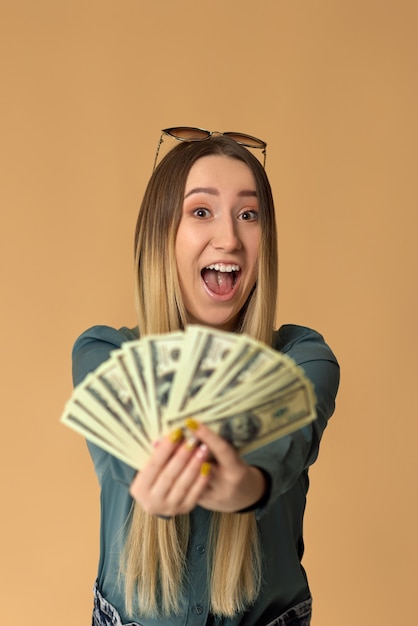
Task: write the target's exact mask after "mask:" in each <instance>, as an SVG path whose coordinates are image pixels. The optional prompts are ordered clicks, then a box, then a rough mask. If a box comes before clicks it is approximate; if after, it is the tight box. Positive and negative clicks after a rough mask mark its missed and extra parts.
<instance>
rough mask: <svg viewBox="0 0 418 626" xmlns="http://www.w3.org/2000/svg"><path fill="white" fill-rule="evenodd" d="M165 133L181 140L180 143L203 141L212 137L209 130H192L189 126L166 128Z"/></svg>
mask: <svg viewBox="0 0 418 626" xmlns="http://www.w3.org/2000/svg"><path fill="white" fill-rule="evenodd" d="M163 132H164V133H167V135H171V137H175V139H179V140H180V141H202V139H207V138H208V137H210V132H209V131H208V130H203V129H202V128H191V127H189V126H176V127H175V128H166V129H165V130H164V131H163Z"/></svg>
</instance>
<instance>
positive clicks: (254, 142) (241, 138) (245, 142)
mask: <svg viewBox="0 0 418 626" xmlns="http://www.w3.org/2000/svg"><path fill="white" fill-rule="evenodd" d="M223 135H226V136H227V137H231V139H233V140H234V141H236V142H237V143H240V144H241V145H242V146H245V147H246V148H265V147H266V142H265V141H262V140H261V139H258V138H257V137H253V136H252V135H243V134H242V133H223Z"/></svg>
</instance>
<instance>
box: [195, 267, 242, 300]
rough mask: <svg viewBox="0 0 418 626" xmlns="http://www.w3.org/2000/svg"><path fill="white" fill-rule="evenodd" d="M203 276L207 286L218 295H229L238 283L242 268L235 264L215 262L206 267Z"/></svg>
mask: <svg viewBox="0 0 418 626" xmlns="http://www.w3.org/2000/svg"><path fill="white" fill-rule="evenodd" d="M201 274H202V278H203V280H204V282H205V285H206V286H207V288H208V289H209V290H210V291H212V293H214V294H216V295H218V296H227V295H229V294H230V293H231V292H232V291H233V290H234V287H235V285H236V284H237V281H238V278H239V276H240V274H241V268H240V266H239V265H235V264H230V265H228V264H225V263H214V264H213V265H208V266H207V267H204V268H203V270H202V272H201Z"/></svg>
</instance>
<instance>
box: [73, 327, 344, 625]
mask: <svg viewBox="0 0 418 626" xmlns="http://www.w3.org/2000/svg"><path fill="white" fill-rule="evenodd" d="M137 337H138V331H137V329H134V330H129V329H128V328H121V329H119V330H116V329H114V328H110V327H108V326H95V327H93V328H91V329H89V330H87V331H86V332H85V333H83V334H82V335H81V336H80V337H79V338H78V339H77V341H76V343H75V345H74V348H73V380H74V384H75V385H77V384H78V383H80V382H81V381H82V380H83V379H84V377H85V376H86V375H87V374H88V373H89V372H91V371H93V370H94V369H96V368H97V367H98V366H99V365H100V363H102V362H103V361H105V360H106V359H108V358H109V355H110V353H111V351H112V350H115V349H116V348H119V347H120V346H121V345H122V343H123V342H124V341H128V340H132V339H136V338H137ZM274 348H276V349H277V350H280V351H281V352H284V353H286V354H288V355H289V356H290V357H292V359H294V361H296V363H297V364H298V365H300V366H301V367H302V368H303V369H304V371H305V373H306V375H307V376H308V378H309V379H310V380H311V381H312V383H313V385H314V388H315V393H316V397H317V402H318V404H317V415H318V417H317V419H316V420H315V421H314V422H313V423H312V424H309V425H308V426H305V427H304V428H302V429H300V430H299V431H297V432H295V433H293V434H291V435H287V436H285V437H282V438H281V439H279V440H277V441H274V442H272V443H270V444H268V445H267V446H264V447H263V448H260V449H258V450H254V451H253V452H251V453H250V454H248V455H246V457H245V459H246V461H247V462H248V463H250V464H251V465H255V466H257V467H259V468H261V469H262V470H263V471H265V472H267V473H268V475H269V476H270V478H271V489H270V494H269V497H268V499H267V501H266V502H265V503H264V504H263V507H262V508H259V509H257V511H256V518H257V522H258V527H259V532H260V538H261V548H262V557H263V571H264V584H263V588H262V591H261V593H260V596H259V598H258V600H257V602H256V603H255V604H254V606H252V607H251V608H250V609H249V610H248V611H246V612H245V613H242V614H237V615H236V616H235V617H234V618H231V619H223V620H218V621H216V620H215V624H218V625H221V624H222V626H238V625H239V626H255V625H256V624H268V623H269V622H270V621H272V620H274V619H275V618H276V617H278V616H279V615H281V614H282V613H283V612H285V611H287V610H288V609H289V608H291V607H292V606H295V605H296V604H298V603H299V602H303V601H304V600H307V599H308V598H309V597H310V591H309V586H308V582H307V578H306V574H305V571H304V569H303V567H302V565H301V560H302V556H303V550H304V546H303V535H302V522H303V515H304V510H305V504H306V494H307V491H308V484H309V479H308V468H309V466H310V465H311V464H312V463H313V462H314V461H315V460H316V458H317V456H318V450H319V443H320V440H321V437H322V433H323V431H324V429H325V427H326V425H327V421H328V419H329V418H330V417H331V415H332V413H333V412H334V408H335V397H336V394H337V390H338V384H339V367H338V363H337V360H336V358H335V356H334V355H333V353H332V351H331V349H330V348H329V347H328V346H327V344H326V343H325V342H324V339H323V337H322V336H321V335H320V334H319V333H317V332H315V331H314V330H310V329H309V328H304V327H302V326H294V325H285V326H282V327H281V328H280V329H279V330H278V331H276V332H275V337H274ZM88 447H89V450H90V453H91V456H92V459H93V462H94V467H95V471H96V474H97V477H98V480H99V483H100V487H101V494H100V503H101V526H100V561H99V568H98V577H97V582H98V587H99V590H100V592H101V593H102V595H103V596H104V597H105V598H106V600H108V601H109V602H110V603H111V604H112V605H113V606H114V607H115V608H116V609H117V610H118V612H119V613H120V615H121V617H122V621H123V623H129V622H131V621H132V618H129V617H128V616H127V615H126V614H125V610H124V599H123V591H122V590H121V588H120V584H119V582H118V572H119V555H120V552H121V549H122V545H123V539H124V525H125V522H126V519H127V516H128V514H129V511H130V509H131V505H132V498H131V496H130V495H129V491H128V488H129V485H130V483H131V481H132V479H133V477H134V475H135V470H134V469H132V468H131V467H129V466H127V465H125V464H124V463H122V462H121V461H119V460H118V459H116V458H115V457H113V456H111V455H110V454H109V453H107V452H105V451H104V450H102V449H101V448H99V447H97V446H95V445H94V444H91V443H88ZM190 516H191V535H190V541H189V546H188V553H187V567H188V576H187V580H186V583H185V589H184V594H183V598H182V613H181V614H180V615H173V616H172V617H171V618H164V620H161V619H153V618H148V617H143V616H142V615H141V614H138V615H136V616H135V619H134V621H135V622H138V623H140V624H141V626H156V625H157V624H159V626H161V624H162V623H164V626H204V625H205V623H206V620H207V618H208V612H209V604H210V602H209V598H208V572H207V563H206V558H207V552H206V549H207V543H208V530H209V522H210V518H211V512H210V511H207V510H205V509H203V508H201V507H196V509H195V510H194V511H192V512H191V514H190Z"/></svg>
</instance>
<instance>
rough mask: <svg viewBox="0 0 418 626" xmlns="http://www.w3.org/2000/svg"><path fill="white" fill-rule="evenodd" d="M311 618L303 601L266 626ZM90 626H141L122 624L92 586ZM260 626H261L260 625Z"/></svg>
mask: <svg viewBox="0 0 418 626" xmlns="http://www.w3.org/2000/svg"><path fill="white" fill-rule="evenodd" d="M311 616H312V600H311V599H309V600H305V602H301V603H300V604H297V605H296V606H294V607H292V608H291V609H289V610H288V611H286V613H283V614H282V615H280V616H279V617H277V618H276V619H275V620H273V621H272V622H269V623H268V624H266V626H310V624H311ZM92 626H141V624H140V623H139V622H129V624H122V620H121V618H120V615H119V613H118V612H117V610H116V609H115V608H114V607H113V606H112V605H111V604H110V602H108V601H107V600H105V599H104V598H103V596H102V595H101V593H100V591H99V590H98V588H97V584H96V585H95V586H94V609H93V621H92ZM260 626H261V625H260Z"/></svg>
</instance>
